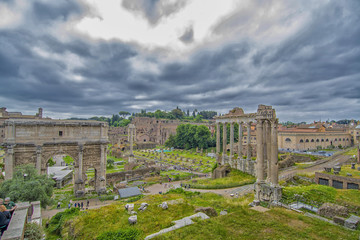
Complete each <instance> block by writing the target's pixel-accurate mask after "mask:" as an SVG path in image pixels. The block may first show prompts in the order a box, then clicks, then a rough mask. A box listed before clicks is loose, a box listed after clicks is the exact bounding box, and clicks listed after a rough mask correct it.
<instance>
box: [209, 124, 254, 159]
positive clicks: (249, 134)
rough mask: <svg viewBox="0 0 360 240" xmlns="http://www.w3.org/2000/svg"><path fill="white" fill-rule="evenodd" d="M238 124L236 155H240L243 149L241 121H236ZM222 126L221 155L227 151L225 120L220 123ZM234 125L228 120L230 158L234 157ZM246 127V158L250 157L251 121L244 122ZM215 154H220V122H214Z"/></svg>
mask: <svg viewBox="0 0 360 240" xmlns="http://www.w3.org/2000/svg"><path fill="white" fill-rule="evenodd" d="M237 124H238V125H239V140H238V155H239V157H240V158H241V157H242V150H243V144H242V139H243V126H242V124H243V123H242V122H237ZM221 125H222V126H223V149H222V156H223V158H224V156H225V155H226V152H227V149H226V148H227V127H226V125H227V122H223V123H222V124H221ZM234 125H235V122H230V159H232V158H233V157H234ZM246 128H247V154H246V158H247V159H251V122H248V123H246ZM216 154H220V122H217V123H216Z"/></svg>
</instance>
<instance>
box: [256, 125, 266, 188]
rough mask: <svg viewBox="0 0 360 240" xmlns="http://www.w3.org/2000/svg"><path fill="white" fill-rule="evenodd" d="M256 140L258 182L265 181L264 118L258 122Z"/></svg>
mask: <svg viewBox="0 0 360 240" xmlns="http://www.w3.org/2000/svg"><path fill="white" fill-rule="evenodd" d="M256 142H257V144H256V146H257V149H256V150H257V151H256V155H257V156H256V177H257V182H264V145H263V122H262V120H258V121H257V124H256Z"/></svg>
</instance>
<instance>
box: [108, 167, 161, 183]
mask: <svg viewBox="0 0 360 240" xmlns="http://www.w3.org/2000/svg"><path fill="white" fill-rule="evenodd" d="M150 173H155V175H160V169H159V168H157V167H149V168H143V169H135V170H130V171H124V172H116V173H108V174H106V182H107V183H108V184H114V183H116V182H121V181H131V180H138V179H141V178H143V177H145V176H146V175H150Z"/></svg>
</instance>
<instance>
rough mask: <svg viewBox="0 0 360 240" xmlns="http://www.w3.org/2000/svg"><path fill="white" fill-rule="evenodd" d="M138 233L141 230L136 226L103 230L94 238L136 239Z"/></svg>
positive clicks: (99, 239)
mask: <svg viewBox="0 0 360 240" xmlns="http://www.w3.org/2000/svg"><path fill="white" fill-rule="evenodd" d="M140 234H141V231H140V230H138V229H136V228H127V229H120V230H117V231H107V232H103V233H102V234H100V235H99V236H98V237H97V238H96V240H136V239H138V238H139V236H140Z"/></svg>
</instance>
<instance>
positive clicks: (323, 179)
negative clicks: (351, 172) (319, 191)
mask: <svg viewBox="0 0 360 240" xmlns="http://www.w3.org/2000/svg"><path fill="white" fill-rule="evenodd" d="M315 182H316V183H317V184H321V185H326V186H330V187H335V188H338V189H359V190H360V179H358V178H351V177H343V176H339V175H331V174H326V173H319V172H316V173H315Z"/></svg>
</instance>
